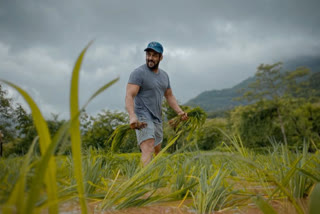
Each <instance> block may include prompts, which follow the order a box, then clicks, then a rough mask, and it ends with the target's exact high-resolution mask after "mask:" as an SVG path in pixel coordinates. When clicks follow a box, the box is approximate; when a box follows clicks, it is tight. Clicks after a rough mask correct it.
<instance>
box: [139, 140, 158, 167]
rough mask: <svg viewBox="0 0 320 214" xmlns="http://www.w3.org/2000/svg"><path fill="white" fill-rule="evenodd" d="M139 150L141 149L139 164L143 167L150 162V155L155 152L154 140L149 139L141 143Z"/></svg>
mask: <svg viewBox="0 0 320 214" xmlns="http://www.w3.org/2000/svg"><path fill="white" fill-rule="evenodd" d="M140 149H141V162H142V164H143V166H146V165H147V164H148V163H149V162H150V161H151V158H152V155H153V153H154V152H155V148H154V139H153V138H151V139H148V140H145V141H143V142H142V143H141V144H140Z"/></svg>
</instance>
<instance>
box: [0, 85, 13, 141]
mask: <svg viewBox="0 0 320 214" xmlns="http://www.w3.org/2000/svg"><path fill="white" fill-rule="evenodd" d="M14 110H15V107H14V104H13V99H12V98H9V97H8V91H7V90H5V89H4V88H3V85H1V84H0V131H1V132H2V134H3V142H5V143H8V142H12V141H13V140H14V139H15V137H16V132H15V128H14V126H15V123H16V121H15V115H14Z"/></svg>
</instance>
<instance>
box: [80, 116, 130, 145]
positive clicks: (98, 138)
mask: <svg viewBox="0 0 320 214" xmlns="http://www.w3.org/2000/svg"><path fill="white" fill-rule="evenodd" d="M82 119H83V120H82V124H85V126H82V127H84V129H83V144H84V146H85V147H90V146H91V147H93V148H104V147H106V142H107V141H108V139H109V137H110V136H111V134H112V132H113V131H114V130H115V129H116V127H117V126H119V125H123V124H126V123H129V118H128V115H127V114H126V113H124V112H117V111H114V112H112V111H110V110H107V111H106V110H103V111H102V112H101V113H99V114H98V115H97V116H96V117H94V116H91V117H90V121H88V117H87V118H86V119H84V117H82ZM108 146H110V145H108Z"/></svg>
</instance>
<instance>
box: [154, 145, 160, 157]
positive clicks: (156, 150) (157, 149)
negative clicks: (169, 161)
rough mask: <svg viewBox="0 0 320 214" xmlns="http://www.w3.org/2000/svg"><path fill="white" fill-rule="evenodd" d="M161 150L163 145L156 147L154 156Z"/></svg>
mask: <svg viewBox="0 0 320 214" xmlns="http://www.w3.org/2000/svg"><path fill="white" fill-rule="evenodd" d="M160 150H161V143H160V144H158V145H156V146H155V147H154V154H155V155H157V154H159V152H160Z"/></svg>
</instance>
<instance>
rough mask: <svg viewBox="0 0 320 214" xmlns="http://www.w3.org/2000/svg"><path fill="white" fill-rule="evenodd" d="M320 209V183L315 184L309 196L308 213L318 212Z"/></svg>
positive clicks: (315, 213)
mask: <svg viewBox="0 0 320 214" xmlns="http://www.w3.org/2000/svg"><path fill="white" fill-rule="evenodd" d="M319 210H320V183H318V184H316V186H315V188H314V189H313V191H312V193H311V196H310V204H309V214H318V213H319Z"/></svg>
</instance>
